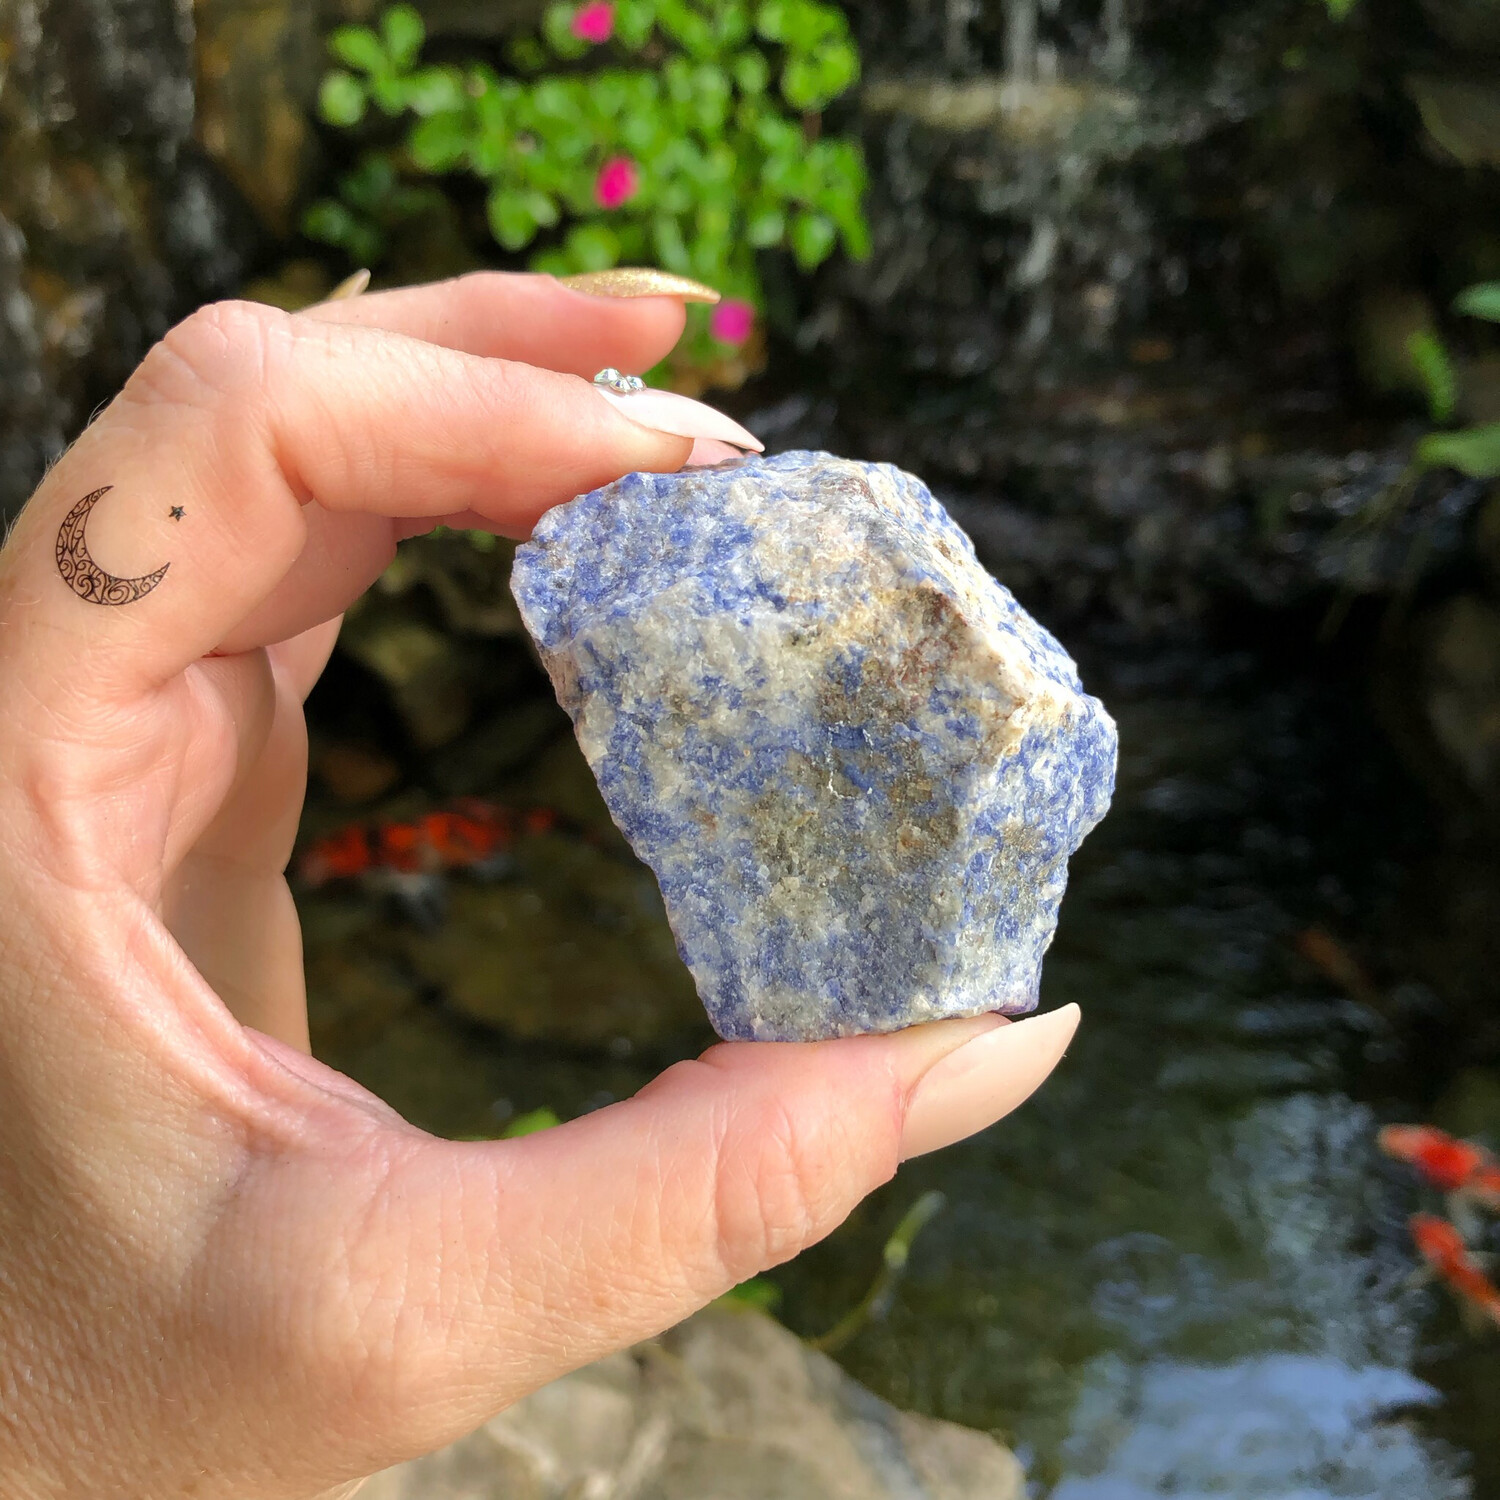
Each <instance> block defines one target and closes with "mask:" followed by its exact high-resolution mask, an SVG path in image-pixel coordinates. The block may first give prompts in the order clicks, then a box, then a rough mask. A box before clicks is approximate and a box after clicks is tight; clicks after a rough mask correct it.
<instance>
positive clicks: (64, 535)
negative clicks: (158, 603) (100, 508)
mask: <svg viewBox="0 0 1500 1500" xmlns="http://www.w3.org/2000/svg"><path fill="white" fill-rule="evenodd" d="M113 488H114V486H113V485H109V484H107V485H105V486H104V488H103V489H99V490H95V491H94V492H93V493H92V494H89V495H85V496H84V497H83V499H82V500H80V501H79V502H78V504H77V505H75V506H74V507H73V509H72V510H70V511H69V512H68V513H67V515H65V516H64V517H63V523H62V525H61V526H59V527H58V528H57V571H58V572H59V573H61V574H62V581H63V582H64V583H65V584H67V586H68V587H69V588H70V589H72V590H73V592H74V593H75V594H77V595H78V597H79V598H80V599H87V600H88V602H89V603H90V604H133V603H134V602H135V601H136V600H137V599H143V598H145V596H146V595H147V594H149V593H150V592H151V590H152V589H154V588H155V587H156V585H157V584H159V583H160V582H161V581H162V579H163V578H165V577H166V576H167V569H168V568H169V567H171V564H170V563H163V564H162V565H161V567H159V568H158V569H157V570H156V571H155V572H154V573H145V574H143V575H142V576H141V577H139V578H116V577H115V575H114V574H113V573H106V572H105V571H104V569H103V568H101V567H100V566H99V564H98V563H96V562H95V561H94V559H93V558H92V557H90V556H89V545H88V542H87V541H86V540H85V538H84V534H83V532H84V528H85V527H86V526H87V525H88V521H89V512H90V511H91V510H93V508H94V507H95V506H96V505H97V504H98V503H99V501H100V500H101V499H102V498H103V497H104V496H105V495H107V494H108V493H109V492H110V490H112V489H113Z"/></svg>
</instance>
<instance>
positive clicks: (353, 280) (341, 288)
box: [323, 270, 370, 302]
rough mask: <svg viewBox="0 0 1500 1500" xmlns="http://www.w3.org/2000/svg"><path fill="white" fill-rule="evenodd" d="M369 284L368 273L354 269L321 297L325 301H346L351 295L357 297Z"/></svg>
mask: <svg viewBox="0 0 1500 1500" xmlns="http://www.w3.org/2000/svg"><path fill="white" fill-rule="evenodd" d="M369 284H370V273H369V272H368V271H365V270H359V271H356V272H355V273H354V274H353V275H352V276H346V277H344V279H343V280H342V281H341V282H339V284H338V285H337V286H336V287H334V289H333V290H332V291H331V292H329V294H328V295H327V296H326V297H325V298H324V299H323V300H324V301H325V302H347V301H348V300H349V299H350V298H351V297H357V296H359V294H360V293H361V292H362V291H364V289H365V288H366V287H367V286H369Z"/></svg>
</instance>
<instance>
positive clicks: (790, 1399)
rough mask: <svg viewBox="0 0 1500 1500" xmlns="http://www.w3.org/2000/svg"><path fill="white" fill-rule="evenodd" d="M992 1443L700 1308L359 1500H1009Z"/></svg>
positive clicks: (756, 1323) (1014, 1480)
mask: <svg viewBox="0 0 1500 1500" xmlns="http://www.w3.org/2000/svg"><path fill="white" fill-rule="evenodd" d="M1023 1493H1024V1480H1023V1475H1022V1471H1021V1466H1020V1464H1019V1463H1017V1462H1016V1460H1015V1458H1014V1457H1013V1456H1012V1455H1011V1454H1010V1453H1008V1452H1007V1451H1006V1450H1005V1449H1004V1448H1002V1447H1001V1446H1000V1445H999V1444H998V1443H997V1442H995V1441H994V1439H993V1438H990V1437H986V1436H984V1435H983V1434H981V1433H978V1432H974V1431H971V1430H969V1429H968V1428H964V1427H958V1426H955V1425H954V1424H953V1423H950V1422H939V1421H934V1420H933V1419H931V1418H929V1417H918V1416H913V1415H910V1414H908V1413H906V1412H901V1411H897V1410H896V1409H895V1408H894V1407H892V1406H889V1405H887V1404H886V1403H885V1402H884V1401H881V1400H880V1399H879V1398H878V1397H876V1396H874V1395H872V1394H871V1393H870V1392H869V1391H867V1390H865V1389H864V1387H863V1386H860V1385H858V1384H857V1383H856V1382H855V1381H853V1380H851V1379H850V1378H849V1376H847V1375H845V1374H844V1373H843V1371H841V1370H840V1369H839V1367H838V1366H837V1365H835V1364H834V1363H833V1361H832V1360H830V1359H828V1358H827V1356H826V1355H822V1354H818V1353H815V1352H814V1351H812V1350H810V1349H808V1348H807V1347H806V1346H805V1345H803V1344H802V1343H801V1341H800V1340H798V1339H797V1338H796V1337H795V1336H794V1335H793V1334H791V1333H789V1332H788V1331H787V1330H786V1329H784V1328H782V1327H781V1326H780V1325H779V1324H777V1323H775V1322H773V1321H772V1320H771V1319H769V1318H767V1317H765V1316H764V1315H763V1314H760V1313H754V1312H749V1311H740V1310H729V1309H718V1308H713V1309H709V1310H708V1311H706V1312H702V1313H699V1314H698V1316H697V1317H695V1318H692V1319H690V1320H689V1321H688V1322H686V1323H684V1324H682V1325H681V1326H680V1327H678V1328H675V1329H673V1330H672V1331H671V1332H669V1333H666V1334H664V1335H663V1336H662V1337H661V1338H660V1339H655V1340H652V1341H651V1342H650V1343H646V1344H640V1345H638V1346H637V1347H636V1348H634V1349H632V1350H631V1351H629V1352H628V1353H625V1354H617V1355H614V1356H612V1357H610V1358H608V1359H604V1360H601V1361H599V1363H597V1364H594V1365H590V1366H589V1367H588V1368H587V1369H584V1370H580V1371H579V1372H578V1373H577V1374H574V1375H568V1376H565V1377H564V1378H563V1379H561V1380H558V1381H554V1382H553V1384H551V1385H549V1386H546V1387H544V1388H543V1389H542V1390H540V1391H538V1392H537V1393H536V1394H535V1395H532V1396H528V1397H527V1398H526V1399H525V1400H523V1401H520V1402H518V1403H517V1404H516V1405H515V1406H513V1407H511V1408H510V1409H509V1410H508V1411H505V1412H503V1413H501V1415H500V1416H498V1417H495V1418H494V1419H493V1420H492V1421H490V1422H488V1423H486V1425H485V1426H483V1427H481V1428H480V1429H479V1430H478V1431H477V1432H475V1433H473V1434H471V1435H470V1436H469V1437H467V1438H464V1439H462V1440H461V1441H460V1442H458V1443H455V1444H453V1445H452V1446H451V1447H449V1448H446V1449H444V1450H443V1451H441V1452H439V1453H435V1454H433V1455H431V1456H430V1457H428V1458H423V1459H418V1460H416V1461H415V1462H413V1463H408V1464H403V1465H401V1466H400V1467H399V1468H395V1469H389V1470H387V1471H386V1472H385V1473H383V1474H380V1475H377V1476H376V1477H375V1478H374V1479H372V1480H371V1481H370V1482H369V1483H368V1484H367V1485H366V1486H365V1488H364V1489H363V1490H362V1491H361V1500H565V1497H566V1500H575V1497H577V1500H582V1497H585V1496H599V1497H603V1496H618V1497H622V1500H623V1497H626V1496H628V1497H632V1500H707V1497H710V1496H712V1497H713V1500H772V1497H774V1500H1020V1497H1021V1496H1022V1495H1023Z"/></svg>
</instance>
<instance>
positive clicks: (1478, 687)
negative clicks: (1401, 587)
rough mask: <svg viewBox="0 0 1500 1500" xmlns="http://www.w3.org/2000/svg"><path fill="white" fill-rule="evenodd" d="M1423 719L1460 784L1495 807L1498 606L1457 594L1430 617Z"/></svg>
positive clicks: (1499, 764)
mask: <svg viewBox="0 0 1500 1500" xmlns="http://www.w3.org/2000/svg"><path fill="white" fill-rule="evenodd" d="M1425 699H1426V702H1425V707H1426V712H1427V717H1428V721H1429V723H1430V724H1431V726H1432V731H1433V734H1434V736H1435V737H1436V739H1437V742H1438V744H1439V745H1440V746H1441V747H1442V750H1443V752H1444V753H1445V754H1446V756H1447V758H1448V760H1449V762H1450V763H1451V764H1452V765H1453V766H1454V767H1456V768H1457V770H1458V771H1459V773H1460V774H1461V775H1462V777H1463V779H1464V781H1465V783H1466V784H1467V785H1468V786H1469V788H1470V789H1471V790H1472V791H1473V792H1474V793H1475V795H1476V796H1478V797H1479V799H1480V800H1481V801H1482V802H1483V803H1484V804H1485V805H1486V806H1487V807H1488V808H1490V809H1491V810H1493V811H1496V812H1500V608H1497V607H1496V606H1495V605H1494V604H1492V603H1491V602H1490V601H1489V600H1487V599H1482V598H1479V597H1478V596H1476V595H1472V594H1460V595H1459V596H1458V597H1457V598H1454V599H1450V600H1449V601H1448V602H1447V603H1446V604H1444V605H1443V606H1442V607H1441V608H1440V609H1439V610H1438V612H1437V614H1436V616H1435V617H1434V618H1433V620H1432V622H1431V635H1430V637H1429V645H1428V680H1427V683H1426V692H1425Z"/></svg>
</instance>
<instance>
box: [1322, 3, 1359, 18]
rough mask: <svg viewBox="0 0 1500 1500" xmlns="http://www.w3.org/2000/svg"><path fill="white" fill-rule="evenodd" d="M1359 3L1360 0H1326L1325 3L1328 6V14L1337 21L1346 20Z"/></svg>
mask: <svg viewBox="0 0 1500 1500" xmlns="http://www.w3.org/2000/svg"><path fill="white" fill-rule="evenodd" d="M1358 3H1359V0H1324V4H1326V5H1327V7H1328V14H1329V15H1330V16H1332V17H1333V19H1334V20H1335V21H1342V20H1344V19H1345V17H1347V16H1348V15H1349V13H1350V12H1351V11H1352V10H1353V9H1354V7H1355V6H1356V5H1357V4H1358Z"/></svg>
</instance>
